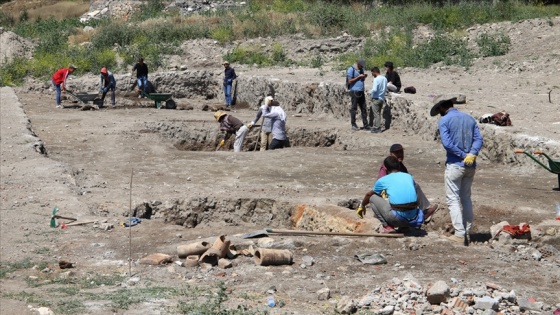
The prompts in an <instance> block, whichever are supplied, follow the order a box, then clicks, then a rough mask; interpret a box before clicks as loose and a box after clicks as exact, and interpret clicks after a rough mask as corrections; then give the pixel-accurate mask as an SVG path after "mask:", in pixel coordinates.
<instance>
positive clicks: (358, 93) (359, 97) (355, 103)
mask: <svg viewBox="0 0 560 315" xmlns="http://www.w3.org/2000/svg"><path fill="white" fill-rule="evenodd" d="M365 67H366V62H365V60H363V59H360V60H358V61H356V64H354V65H352V66H350V67H349V68H348V70H346V82H347V87H348V89H349V90H350V97H351V98H352V105H351V107H350V124H351V125H352V130H354V131H356V130H360V128H358V125H356V112H357V111H358V107H360V112H361V114H362V123H363V129H366V130H369V129H371V128H370V127H369V124H368V120H367V108H366V95H365V81H366V78H367V73H364V68H365Z"/></svg>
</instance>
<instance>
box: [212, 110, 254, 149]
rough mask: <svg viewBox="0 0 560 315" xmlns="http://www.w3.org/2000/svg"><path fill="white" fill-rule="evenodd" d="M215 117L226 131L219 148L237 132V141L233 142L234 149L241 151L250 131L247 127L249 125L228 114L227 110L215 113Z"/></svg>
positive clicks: (221, 129)
mask: <svg viewBox="0 0 560 315" xmlns="http://www.w3.org/2000/svg"><path fill="white" fill-rule="evenodd" d="M214 118H215V119H216V121H217V122H219V123H220V131H225V132H226V134H225V136H224V138H223V139H222V140H220V144H219V147H218V148H221V147H223V146H224V145H225V143H226V140H227V139H229V137H230V136H231V135H232V134H234V133H235V143H234V144H233V151H234V152H241V146H242V145H243V141H244V140H245V135H246V134H247V132H248V131H249V128H247V126H245V125H244V124H243V122H242V121H241V120H239V119H238V118H235V117H233V116H232V115H228V114H226V112H224V111H221V110H219V111H217V112H215V113H214Z"/></svg>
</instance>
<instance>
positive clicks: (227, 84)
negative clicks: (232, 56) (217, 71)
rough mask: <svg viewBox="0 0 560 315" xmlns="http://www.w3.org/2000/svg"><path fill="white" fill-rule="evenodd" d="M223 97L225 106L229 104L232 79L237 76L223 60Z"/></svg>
mask: <svg viewBox="0 0 560 315" xmlns="http://www.w3.org/2000/svg"><path fill="white" fill-rule="evenodd" d="M223 65H224V97H225V99H226V107H230V106H231V86H232V85H233V80H235V79H236V78H237V74H235V70H234V69H233V68H232V67H230V65H229V62H227V61H224V63H223Z"/></svg>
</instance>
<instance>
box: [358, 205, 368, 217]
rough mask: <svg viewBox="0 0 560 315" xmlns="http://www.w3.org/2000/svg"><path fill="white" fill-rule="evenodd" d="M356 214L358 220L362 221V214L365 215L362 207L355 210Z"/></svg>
mask: <svg viewBox="0 0 560 315" xmlns="http://www.w3.org/2000/svg"><path fill="white" fill-rule="evenodd" d="M356 214H357V215H358V218H360V219H363V218H364V214H366V209H365V208H364V207H362V206H359V207H358V210H356Z"/></svg>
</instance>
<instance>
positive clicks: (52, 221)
mask: <svg viewBox="0 0 560 315" xmlns="http://www.w3.org/2000/svg"><path fill="white" fill-rule="evenodd" d="M57 212H58V207H54V208H53V211H52V217H51V227H52V228H55V227H57V226H58V225H57V224H56V219H64V220H70V221H72V222H73V221H76V220H77V219H76V218H69V217H63V216H60V215H57V214H56V213H57Z"/></svg>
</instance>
